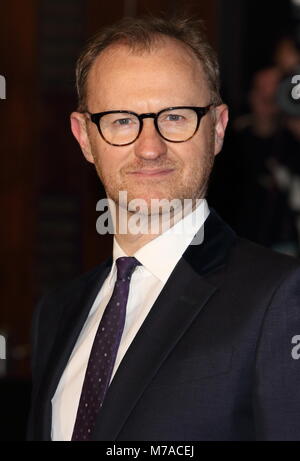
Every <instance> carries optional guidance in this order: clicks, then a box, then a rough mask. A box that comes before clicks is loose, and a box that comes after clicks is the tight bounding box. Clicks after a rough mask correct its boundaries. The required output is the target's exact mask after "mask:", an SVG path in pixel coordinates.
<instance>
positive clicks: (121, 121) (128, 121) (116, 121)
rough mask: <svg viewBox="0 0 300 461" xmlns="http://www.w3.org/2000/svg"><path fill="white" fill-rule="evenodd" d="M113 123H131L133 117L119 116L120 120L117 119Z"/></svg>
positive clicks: (122, 124)
mask: <svg viewBox="0 0 300 461" xmlns="http://www.w3.org/2000/svg"><path fill="white" fill-rule="evenodd" d="M113 123H114V125H121V126H124V125H130V124H131V123H132V119H130V118H119V119H118V120H115V121H114V122H113Z"/></svg>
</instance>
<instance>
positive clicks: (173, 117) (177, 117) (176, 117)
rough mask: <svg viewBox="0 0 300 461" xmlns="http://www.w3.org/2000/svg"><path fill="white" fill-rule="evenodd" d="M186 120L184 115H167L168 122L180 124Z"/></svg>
mask: <svg viewBox="0 0 300 461" xmlns="http://www.w3.org/2000/svg"><path fill="white" fill-rule="evenodd" d="M183 119H184V117H183V116H182V115H179V114H167V115H166V120H168V121H169V122H180V121H182V120H183Z"/></svg>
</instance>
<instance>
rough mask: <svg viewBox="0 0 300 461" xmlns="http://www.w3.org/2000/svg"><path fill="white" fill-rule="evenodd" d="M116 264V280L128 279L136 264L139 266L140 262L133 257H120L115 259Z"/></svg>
mask: <svg viewBox="0 0 300 461" xmlns="http://www.w3.org/2000/svg"><path fill="white" fill-rule="evenodd" d="M116 265H117V280H121V279H123V280H124V279H130V277H131V275H132V273H133V271H134V269H135V268H136V266H140V265H141V263H140V262H139V261H138V260H137V259H136V258H134V257H129V256H125V257H121V258H118V259H117V260H116Z"/></svg>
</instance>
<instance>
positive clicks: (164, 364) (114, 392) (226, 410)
mask: <svg viewBox="0 0 300 461" xmlns="http://www.w3.org/2000/svg"><path fill="white" fill-rule="evenodd" d="M111 263H112V260H111V259H109V260H108V261H105V262H104V263H103V264H101V265H100V266H98V267H96V268H95V269H94V270H92V271H90V272H89V273H87V274H85V275H83V276H81V277H79V278H78V279H76V280H75V281H72V282H70V283H69V284H68V285H66V286H64V287H63V288H60V289H58V290H56V291H55V292H53V293H52V294H51V295H49V296H47V297H45V298H44V299H43V300H42V301H41V302H40V303H39V305H38V308H37V310H36V313H35V315H34V321H33V361H32V362H33V392H32V408H31V415H30V421H29V431H28V432H29V439H30V440H50V432H51V399H52V397H53V395H54V393H55V391H56V388H57V385H58V383H59V380H60V377H61V375H62V373H63V370H64V368H65V366H66V364H67V361H68V359H69V357H70V354H71V352H72V350H73V347H74V345H75V343H76V340H77V338H78V335H79V333H80V331H81V329H82V326H83V324H84V322H85V319H86V317H87V315H88V313H89V310H90V308H91V306H92V304H93V301H94V299H95V297H96V295H97V293H98V292H99V290H100V288H101V286H102V283H103V282H104V280H105V278H106V277H107V275H108V273H109V271H110V268H111ZM297 335H300V266H299V262H298V261H297V260H294V259H292V258H289V257H287V256H283V255H279V254H276V253H273V252H271V251H270V250H267V249H264V248H262V247H259V246H257V245H255V244H253V243H250V242H248V241H246V240H243V239H240V238H238V237H237V236H236V235H235V233H234V232H233V231H232V230H231V229H230V228H229V227H228V226H227V225H226V224H225V223H224V222H223V221H222V220H221V218H219V217H218V215H217V214H216V213H215V212H214V211H211V214H210V216H209V217H208V219H207V221H206V223H205V228H204V242H203V243H202V244H201V245H190V246H189V247H188V248H187V250H186V251H185V253H184V254H183V256H182V258H181V259H180V260H179V262H178V264H177V265H176V267H175V269H174V270H173V272H172V274H171V276H170V278H169V279H168V281H167V283H166V285H165V286H164V288H163V290H162V292H161V293H160V295H159V297H158V298H157V300H156V302H155V303H154V305H153V307H152V309H151V310H150V313H149V315H148V316H147V318H146V320H145V321H144V323H143V325H142V326H141V328H140V330H139V331H138V333H137V335H136V337H135V338H134V340H133V342H132V344H131V345H130V347H129V349H128V351H127V353H126V355H125V357H124V359H123V360H122V362H121V364H120V366H119V368H118V370H117V372H116V374H115V377H114V379H113V381H112V383H111V385H110V387H109V389H108V392H107V395H106V398H105V401H104V404H103V407H102V409H101V411H100V412H99V416H98V420H97V424H96V429H95V433H94V435H93V439H94V440H107V441H139V440H153V441H154V440H157V441H161V440H164V441H178V440H180V441H202V440H206V441H211V440H213V441H214V440H218V441H223V440H236V441H237V440H300V361H298V360H297V358H299V357H300V353H299V354H298V355H299V357H298V355H297V353H296V352H297V350H296V349H295V347H296V346H295V341H296V339H297V338H296V339H295V336H297ZM298 339H299V338H298ZM293 348H294V349H293ZM299 349H300V348H299Z"/></svg>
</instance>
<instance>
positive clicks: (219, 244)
mask: <svg viewBox="0 0 300 461" xmlns="http://www.w3.org/2000/svg"><path fill="white" fill-rule="evenodd" d="M235 240H236V237H235V234H234V233H233V231H232V230H231V229H230V228H229V227H227V226H226V225H225V223H223V221H222V220H221V219H220V218H219V217H218V216H217V215H216V214H215V213H214V212H213V211H212V212H211V214H210V216H209V218H208V219H207V221H206V223H205V235H204V242H203V243H202V244H201V245H190V246H189V247H188V249H187V250H186V252H185V253H184V255H183V257H182V258H181V259H180V261H179V262H178V264H177V266H176V267H175V269H174V271H173V272H172V274H171V276H170V278H169V280H168V282H167V283H166V285H165V286H164V288H163V290H162V292H161V293H160V295H159V297H158V298H157V300H156V302H155V303H154V305H153V307H152V309H151V310H150V312H149V314H148V316H147V318H146V320H145V321H144V323H143V325H142V326H141V328H140V330H139V331H138V333H137V335H136V337H135V339H134V341H133V342H132V344H131V345H130V347H129V349H128V351H127V353H126V355H125V357H124V358H123V360H122V362H121V364H120V366H119V368H118V370H117V372H116V374H115V377H114V379H113V381H112V383H111V385H110V387H109V390H108V392H107V395H106V398H105V401H104V404H103V407H102V409H101V411H100V413H99V417H98V421H97V425H96V430H95V433H94V439H95V440H116V438H117V436H118V434H119V433H120V431H121V429H122V427H123V425H124V424H125V422H126V420H127V418H128V416H129V415H130V413H131V411H132V410H133V408H134V406H135V405H136V403H137V402H138V400H139V399H140V398H141V396H142V394H143V392H144V391H145V389H146V388H147V386H148V385H149V383H150V382H151V380H152V379H153V377H154V376H155V374H156V373H157V371H158V370H159V368H160V367H161V366H162V364H163V362H164V361H165V360H166V358H167V357H168V355H169V354H170V353H171V351H172V350H173V349H174V347H175V346H176V344H177V343H178V341H179V340H180V339H181V337H182V336H183V335H184V334H185V332H186V331H187V330H188V328H189V326H190V325H191V324H192V322H193V321H194V319H195V318H196V317H197V316H198V315H199V313H200V312H201V310H202V309H203V308H204V306H205V305H206V304H207V303H208V301H209V299H210V298H211V297H212V295H213V294H214V293H215V291H216V290H217V289H218V286H217V285H216V284H214V285H212V284H210V283H209V282H208V281H207V280H206V278H205V275H206V274H208V273H210V272H212V271H213V270H215V269H217V268H220V267H221V266H222V265H224V264H225V262H226V259H227V256H228V252H229V251H230V249H231V247H232V245H233V244H234V242H235ZM145 354H147V355H146V359H145ZM137 370H138V372H137Z"/></svg>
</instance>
